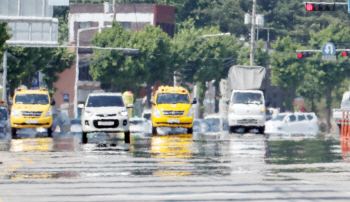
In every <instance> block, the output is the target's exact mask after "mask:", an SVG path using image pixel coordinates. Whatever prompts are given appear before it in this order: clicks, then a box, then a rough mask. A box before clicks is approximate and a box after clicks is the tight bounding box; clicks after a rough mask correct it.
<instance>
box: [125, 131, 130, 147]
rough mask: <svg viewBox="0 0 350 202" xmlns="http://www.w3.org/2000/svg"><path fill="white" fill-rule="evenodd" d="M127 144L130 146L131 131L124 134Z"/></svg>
mask: <svg viewBox="0 0 350 202" xmlns="http://www.w3.org/2000/svg"><path fill="white" fill-rule="evenodd" d="M124 140H125V143H127V144H130V131H127V132H125V133H124Z"/></svg>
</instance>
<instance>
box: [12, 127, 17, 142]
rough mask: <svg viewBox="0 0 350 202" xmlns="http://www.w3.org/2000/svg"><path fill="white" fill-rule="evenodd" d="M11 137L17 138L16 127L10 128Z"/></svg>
mask: <svg viewBox="0 0 350 202" xmlns="http://www.w3.org/2000/svg"><path fill="white" fill-rule="evenodd" d="M11 138H12V139H17V129H16V128H11Z"/></svg>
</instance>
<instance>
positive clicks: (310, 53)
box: [297, 52, 313, 58]
mask: <svg viewBox="0 0 350 202" xmlns="http://www.w3.org/2000/svg"><path fill="white" fill-rule="evenodd" d="M312 55H313V53H312V52H300V53H298V55H297V56H298V58H304V57H312Z"/></svg>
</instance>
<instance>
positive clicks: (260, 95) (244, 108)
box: [226, 65, 267, 134]
mask: <svg viewBox="0 0 350 202" xmlns="http://www.w3.org/2000/svg"><path fill="white" fill-rule="evenodd" d="M266 86H267V81H266V69H265V67H261V66H241V65H235V66H232V67H231V68H230V70H229V73H228V79H227V89H226V90H227V92H226V103H227V104H228V109H227V112H226V113H227V119H228V121H229V126H230V131H231V132H236V130H237V129H238V128H244V129H253V128H254V129H258V130H259V133H260V134H264V131H265V120H266V102H265V97H264V91H265V90H266Z"/></svg>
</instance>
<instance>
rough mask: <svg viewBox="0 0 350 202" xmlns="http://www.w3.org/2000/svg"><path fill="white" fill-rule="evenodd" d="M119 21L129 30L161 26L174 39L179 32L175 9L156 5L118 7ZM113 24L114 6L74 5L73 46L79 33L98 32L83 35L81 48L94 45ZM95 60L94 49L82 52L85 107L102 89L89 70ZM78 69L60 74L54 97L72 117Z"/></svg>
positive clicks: (80, 98) (80, 88) (71, 21)
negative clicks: (93, 94) (96, 37)
mask: <svg viewBox="0 0 350 202" xmlns="http://www.w3.org/2000/svg"><path fill="white" fill-rule="evenodd" d="M115 17H116V21H117V22H120V23H121V25H122V26H123V28H124V29H125V30H131V31H133V32H136V31H140V30H142V29H144V28H145V26H146V25H149V24H150V25H154V26H159V27H160V28H162V29H163V31H164V32H166V33H168V35H169V36H171V37H173V36H174V33H175V30H174V27H175V8H174V7H173V6H165V5H156V4H146V3H141V4H118V6H117V7H116V16H115ZM112 21H113V8H112V5H111V4H110V3H107V2H106V3H104V4H70V14H69V18H68V26H69V39H68V42H69V45H73V46H75V45H76V42H77V32H78V29H85V28H94V27H96V29H90V30H86V31H82V32H81V33H80V39H79V41H80V46H87V45H90V42H91V40H92V38H93V37H94V34H95V33H96V32H98V31H101V29H102V28H103V27H105V26H107V25H110V24H111V22H112ZM92 56H93V50H91V49H79V58H80V60H79V83H78V102H79V103H84V102H85V100H86V98H87V95H88V94H89V93H91V92H93V91H94V90H99V89H101V87H100V83H99V82H95V81H93V80H92V78H91V76H90V74H89V69H90V61H89V58H90V57H92ZM74 83H75V65H74V66H72V67H71V68H70V69H67V70H66V71H64V72H63V73H62V74H60V80H59V81H58V82H57V83H55V87H56V88H57V89H58V90H57V92H56V93H55V94H54V95H53V98H54V99H55V100H56V107H57V108H62V110H63V111H66V110H67V111H66V112H67V113H69V115H70V116H71V117H72V116H73V112H72V108H73V107H72V105H73V103H74Z"/></svg>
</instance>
